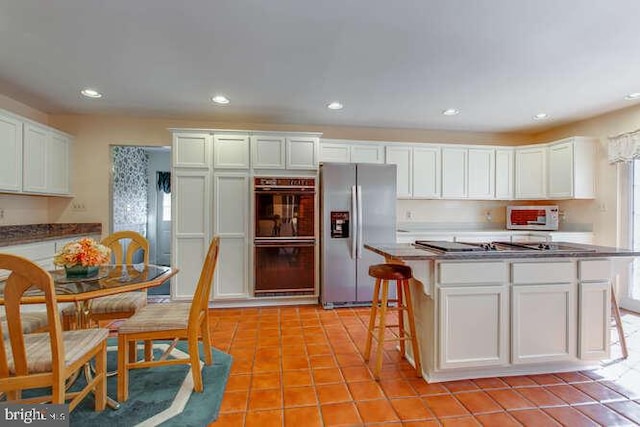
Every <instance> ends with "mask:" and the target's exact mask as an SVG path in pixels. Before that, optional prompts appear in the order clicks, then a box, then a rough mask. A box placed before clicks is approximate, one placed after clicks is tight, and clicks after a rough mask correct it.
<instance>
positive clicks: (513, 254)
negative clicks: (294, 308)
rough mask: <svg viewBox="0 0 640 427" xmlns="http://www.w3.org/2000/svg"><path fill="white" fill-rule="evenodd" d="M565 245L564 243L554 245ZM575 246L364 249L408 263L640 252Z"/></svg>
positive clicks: (396, 246)
mask: <svg viewBox="0 0 640 427" xmlns="http://www.w3.org/2000/svg"><path fill="white" fill-rule="evenodd" d="M554 243H559V244H561V243H564V242H554ZM566 244H567V245H570V246H572V247H575V248H576V250H575V251H566V250H564V251H553V250H546V251H545V250H523V251H469V252H443V251H439V250H435V249H434V250H427V249H423V248H419V247H416V246H414V245H413V244H412V243H366V244H365V245H364V247H365V248H367V249H369V250H370V251H373V252H375V253H377V254H379V255H382V256H384V257H385V258H388V259H396V260H400V261H409V260H471V259H474V260H477V259H496V258H498V259H516V258H519V259H522V258H596V257H597V258H602V257H634V256H640V251H632V250H629V249H622V248H614V247H609V246H597V245H587V244H581V243H566Z"/></svg>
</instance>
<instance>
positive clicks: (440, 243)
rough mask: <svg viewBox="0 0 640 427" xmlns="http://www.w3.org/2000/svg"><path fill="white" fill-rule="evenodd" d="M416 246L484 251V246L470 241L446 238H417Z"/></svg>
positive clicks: (456, 250)
mask: <svg viewBox="0 0 640 427" xmlns="http://www.w3.org/2000/svg"><path fill="white" fill-rule="evenodd" d="M415 244H416V246H422V247H425V248H429V249H438V250H440V251H445V252H467V251H484V250H485V249H484V248H483V247H482V246H477V245H470V244H468V243H460V242H447V241H445V240H416V242H415Z"/></svg>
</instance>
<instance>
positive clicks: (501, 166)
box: [496, 148, 515, 200]
mask: <svg viewBox="0 0 640 427" xmlns="http://www.w3.org/2000/svg"><path fill="white" fill-rule="evenodd" d="M514 171H515V168H514V149H513V148H496V199H500V200H513V186H514V176H513V175H514Z"/></svg>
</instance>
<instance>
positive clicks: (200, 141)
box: [171, 133, 212, 169]
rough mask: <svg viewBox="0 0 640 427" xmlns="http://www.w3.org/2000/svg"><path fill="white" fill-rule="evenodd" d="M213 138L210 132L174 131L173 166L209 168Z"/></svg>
mask: <svg viewBox="0 0 640 427" xmlns="http://www.w3.org/2000/svg"><path fill="white" fill-rule="evenodd" d="M211 140H212V138H211V135H209V134H208V133H174V134H173V147H172V149H171V152H172V153H173V166H174V167H177V168H197V169H207V168H208V167H209V163H210V162H211V160H210V153H211Z"/></svg>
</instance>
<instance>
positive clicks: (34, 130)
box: [0, 110, 72, 196]
mask: <svg viewBox="0 0 640 427" xmlns="http://www.w3.org/2000/svg"><path fill="white" fill-rule="evenodd" d="M71 143H72V139H71V137H70V136H69V135H67V134H65V133H62V132H59V131H57V130H55V129H52V128H50V127H48V126H44V125H41V124H39V123H35V122H32V121H31V120H28V119H24V118H21V117H19V116H16V115H13V114H11V113H8V112H5V111H1V110H0V149H1V150H2V153H3V156H2V159H1V160H0V191H3V192H16V193H28V194H45V195H63V196H64V195H69V194H70V193H71V189H70V177H69V167H70V161H69V158H70V152H71Z"/></svg>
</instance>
